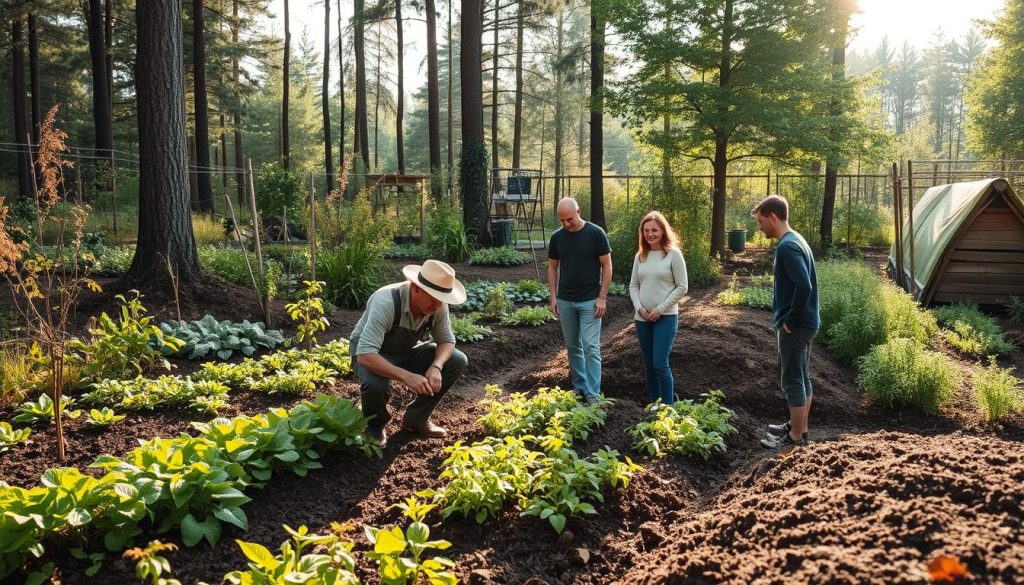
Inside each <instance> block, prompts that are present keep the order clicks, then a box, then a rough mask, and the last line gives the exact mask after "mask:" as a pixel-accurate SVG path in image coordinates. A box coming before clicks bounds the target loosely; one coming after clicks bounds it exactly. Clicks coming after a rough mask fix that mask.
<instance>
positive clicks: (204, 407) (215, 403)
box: [189, 394, 228, 414]
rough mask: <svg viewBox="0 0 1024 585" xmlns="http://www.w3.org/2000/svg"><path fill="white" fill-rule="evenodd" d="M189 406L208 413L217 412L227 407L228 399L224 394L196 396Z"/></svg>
mask: <svg viewBox="0 0 1024 585" xmlns="http://www.w3.org/2000/svg"><path fill="white" fill-rule="evenodd" d="M189 406H191V407H192V408H194V409H196V410H198V411H199V412H203V413H206V414H217V413H219V412H220V411H221V410H223V409H225V408H227V406H228V401H227V400H226V399H225V398H224V396H222V395H219V394H214V395H208V396H196V397H195V398H193V399H192V402H191V403H189Z"/></svg>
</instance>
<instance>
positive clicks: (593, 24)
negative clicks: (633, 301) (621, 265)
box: [590, 4, 608, 229]
mask: <svg viewBox="0 0 1024 585" xmlns="http://www.w3.org/2000/svg"><path fill="white" fill-rule="evenodd" d="M600 10H601V9H600V7H599V6H596V5H593V4H591V8H590V11H591V12H590V103H591V105H590V221H592V222H594V223H596V224H597V225H599V226H601V227H602V228H604V229H607V227H608V226H607V225H606V222H605V217H604V24H605V23H604V15H602V14H601V13H600Z"/></svg>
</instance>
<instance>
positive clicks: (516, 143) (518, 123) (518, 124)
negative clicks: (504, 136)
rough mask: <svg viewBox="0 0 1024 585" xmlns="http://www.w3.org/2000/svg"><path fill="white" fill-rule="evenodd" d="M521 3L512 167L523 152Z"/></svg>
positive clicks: (517, 47) (517, 39) (518, 27)
mask: <svg viewBox="0 0 1024 585" xmlns="http://www.w3.org/2000/svg"><path fill="white" fill-rule="evenodd" d="M523 10H524V8H523V3H522V2H519V4H518V12H517V14H516V106H515V114H514V115H513V119H512V125H513V130H512V168H514V169H518V168H520V166H521V165H522V152H523V30H524V29H525V28H526V26H525V21H526V19H525V18H524V16H523Z"/></svg>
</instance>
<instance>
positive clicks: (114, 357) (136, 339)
mask: <svg viewBox="0 0 1024 585" xmlns="http://www.w3.org/2000/svg"><path fill="white" fill-rule="evenodd" d="M133 293H134V294H133V295H132V296H131V298H126V297H125V296H124V295H117V297H116V298H117V300H118V301H119V302H120V303H121V315H120V319H119V320H118V321H116V322H115V321H114V320H113V319H111V318H110V317H109V316H108V315H107V314H106V313H102V314H101V315H100V317H99V320H98V321H97V326H96V327H95V328H93V329H90V331H89V333H90V334H91V335H92V340H91V341H89V342H83V341H79V340H73V341H70V342H68V348H69V349H70V350H71V351H72V352H73V353H72V356H73V358H74V359H73V360H72V363H73V364H74V365H76V366H78V368H79V369H80V372H81V375H82V377H84V378H87V379H91V380H104V379H109V378H118V379H119V378H127V377H130V376H134V375H138V374H142V373H143V372H146V371H148V370H150V369H153V368H155V367H160V368H162V369H165V370H170V369H171V364H170V363H169V362H168V361H167V359H166V358H164V357H163V356H162V355H161V350H159V349H156V348H158V347H160V348H162V347H167V348H169V350H170V351H177V350H179V349H180V348H181V346H182V342H181V340H179V339H177V338H175V337H171V336H169V335H167V334H165V333H164V332H163V330H161V329H160V328H159V327H157V326H156V325H154V324H152V317H148V316H144V315H145V313H146V308H145V307H144V306H142V301H141V297H140V296H139V294H138V292H136V291H133Z"/></svg>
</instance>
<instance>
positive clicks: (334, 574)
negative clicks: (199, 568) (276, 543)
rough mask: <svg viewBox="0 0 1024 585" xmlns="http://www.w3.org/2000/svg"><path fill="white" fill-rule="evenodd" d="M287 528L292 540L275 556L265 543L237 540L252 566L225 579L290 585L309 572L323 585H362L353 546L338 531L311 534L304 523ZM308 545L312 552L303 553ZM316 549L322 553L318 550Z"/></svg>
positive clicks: (236, 583) (240, 584)
mask: <svg viewBox="0 0 1024 585" xmlns="http://www.w3.org/2000/svg"><path fill="white" fill-rule="evenodd" d="M339 528H340V527H339ZM284 530H285V532H287V533H288V534H289V535H290V536H291V540H290V541H286V542H285V543H283V544H282V545H281V552H280V553H278V554H276V555H275V554H273V553H271V552H270V551H269V550H267V548H266V547H265V546H263V545H262V544H259V543H255V542H244V541H241V540H238V541H236V542H237V543H238V547H239V548H240V549H242V554H244V555H245V557H246V558H247V559H249V569H248V570H246V571H232V572H230V573H228V574H227V575H224V581H225V582H228V583H232V584H233V585H251V584H255V583H261V584H264V585H287V584H289V583H295V582H296V580H297V579H304V576H307V575H308V576H315V577H313V579H315V582H316V583H322V584H324V585H359V578H358V577H356V574H355V570H356V569H355V567H356V561H355V557H353V556H352V548H353V546H354V545H353V543H351V542H346V541H343V540H341V538H340V535H339V534H338V532H337V531H335V532H332V533H331V534H328V535H320V534H315V533H310V532H309V529H308V528H306V527H305V526H299V529H298V530H294V529H292V528H290V527H288V526H284ZM307 548H309V549H310V552H308V553H304V552H303V551H305V550H306V549H307ZM314 549H322V550H323V552H322V553H317V552H314Z"/></svg>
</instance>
